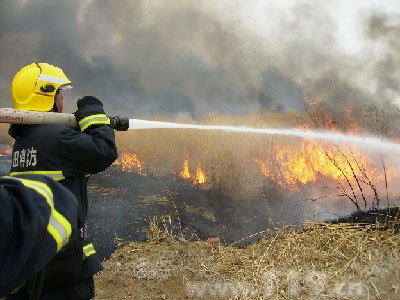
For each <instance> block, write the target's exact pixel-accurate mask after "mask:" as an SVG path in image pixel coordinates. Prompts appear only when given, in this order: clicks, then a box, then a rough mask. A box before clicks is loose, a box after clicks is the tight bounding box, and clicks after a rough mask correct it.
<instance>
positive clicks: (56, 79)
mask: <svg viewBox="0 0 400 300" xmlns="http://www.w3.org/2000/svg"><path fill="white" fill-rule="evenodd" d="M38 81H46V82H51V83H55V84H58V85H62V84H70V83H71V82H70V81H69V80H67V79H65V78H60V77H57V76H53V75H47V74H40V76H39V78H38Z"/></svg>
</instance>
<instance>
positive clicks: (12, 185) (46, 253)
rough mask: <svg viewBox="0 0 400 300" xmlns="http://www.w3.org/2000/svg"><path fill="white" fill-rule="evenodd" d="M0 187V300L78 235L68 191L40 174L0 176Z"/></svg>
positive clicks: (74, 208)
mask: <svg viewBox="0 0 400 300" xmlns="http://www.w3.org/2000/svg"><path fill="white" fill-rule="evenodd" d="M0 186H1V189H0V199H1V209H0V298H1V297H3V296H5V295H6V294H8V293H10V292H11V291H12V290H13V289H15V288H17V287H18V286H20V285H21V284H22V283H23V282H24V281H26V280H28V279H30V278H32V277H33V276H34V275H35V274H37V273H39V272H40V271H41V270H42V269H43V268H44V267H45V266H46V264H47V263H48V262H49V261H50V260H51V259H52V258H53V256H54V255H55V254H56V253H57V252H59V251H60V249H61V248H62V247H63V246H65V245H66V243H67V242H68V240H69V238H70V236H71V234H72V236H74V235H77V234H78V232H77V217H78V203H77V201H76V198H75V197H74V196H73V195H72V193H71V192H70V191H69V190H68V189H66V188H65V187H63V186H62V185H61V184H59V183H57V182H55V181H54V180H52V179H50V178H48V177H44V176H40V175H25V176H21V177H2V178H0ZM30 288H31V289H32V292H34V288H35V286H31V287H30ZM36 290H38V289H36Z"/></svg>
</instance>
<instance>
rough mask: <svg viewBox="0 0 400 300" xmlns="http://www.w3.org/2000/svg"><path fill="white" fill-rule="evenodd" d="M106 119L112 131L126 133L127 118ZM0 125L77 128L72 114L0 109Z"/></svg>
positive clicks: (127, 127)
mask: <svg viewBox="0 0 400 300" xmlns="http://www.w3.org/2000/svg"><path fill="white" fill-rule="evenodd" d="M108 118H109V119H110V125H111V127H112V128H113V129H114V130H118V131H126V130H128V129H129V119H128V118H127V117H125V116H113V117H110V116H108ZM0 123H11V124H25V125H38V124H58V125H66V126H68V127H72V128H74V127H76V126H77V121H76V119H75V116H74V114H67V113H55V112H41V111H30V110H17V109H13V108H0Z"/></svg>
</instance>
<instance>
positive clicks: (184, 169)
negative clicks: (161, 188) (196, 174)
mask: <svg viewBox="0 0 400 300" xmlns="http://www.w3.org/2000/svg"><path fill="white" fill-rule="evenodd" d="M179 176H180V177H181V178H183V179H190V172H189V155H188V154H185V158H184V160H183V165H182V172H181V173H180V174H179Z"/></svg>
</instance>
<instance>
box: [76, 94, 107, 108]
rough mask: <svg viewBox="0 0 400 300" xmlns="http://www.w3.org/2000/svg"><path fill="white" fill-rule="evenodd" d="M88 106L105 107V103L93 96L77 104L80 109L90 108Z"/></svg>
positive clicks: (85, 97)
mask: <svg viewBox="0 0 400 300" xmlns="http://www.w3.org/2000/svg"><path fill="white" fill-rule="evenodd" d="M88 105H101V106H103V103H102V102H101V101H100V100H99V99H97V98H96V97H93V96H84V97H82V98H81V99H79V100H78V102H77V103H76V106H77V107H78V109H80V108H82V107H84V106H88Z"/></svg>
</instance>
